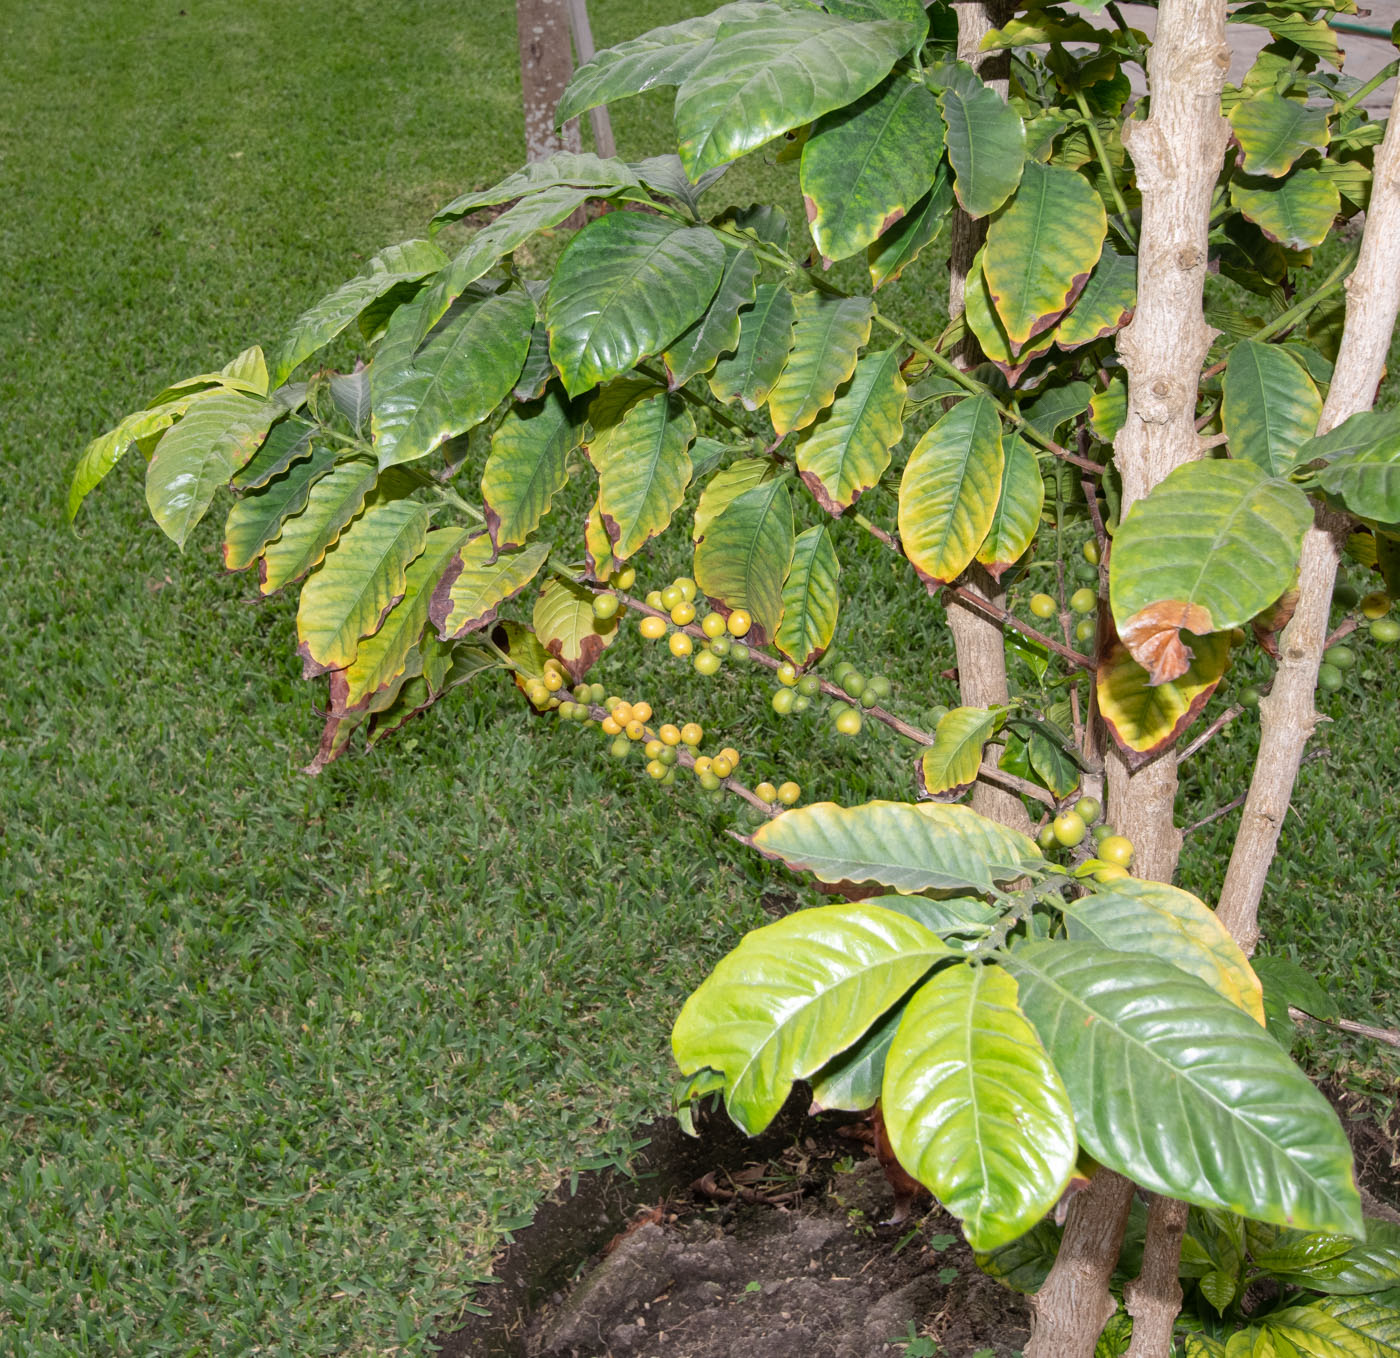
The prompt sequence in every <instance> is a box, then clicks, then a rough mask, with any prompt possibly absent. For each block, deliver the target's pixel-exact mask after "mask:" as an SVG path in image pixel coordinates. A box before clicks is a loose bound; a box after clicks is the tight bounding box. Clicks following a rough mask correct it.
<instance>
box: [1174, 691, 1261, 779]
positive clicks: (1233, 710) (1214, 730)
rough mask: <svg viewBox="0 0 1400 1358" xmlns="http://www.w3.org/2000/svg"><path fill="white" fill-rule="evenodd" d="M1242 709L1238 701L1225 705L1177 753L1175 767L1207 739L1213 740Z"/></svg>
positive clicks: (1183, 761)
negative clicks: (1224, 707) (1198, 733)
mask: <svg viewBox="0 0 1400 1358" xmlns="http://www.w3.org/2000/svg"><path fill="white" fill-rule="evenodd" d="M1243 711H1244V708H1242V707H1241V706H1240V705H1239V703H1234V704H1232V705H1231V706H1229V707H1227V708H1226V709H1225V710H1224V711H1223V712H1222V713H1221V714H1220V715H1219V716H1218V717H1217V718H1216V719H1215V720H1214V721H1213V722H1211V724H1210V725H1209V726H1207V727H1206V729H1205V730H1204V731H1202V732H1201V734H1200V735H1198V736H1197V737H1196V739H1195V740H1193V741H1192V742H1191V743H1190V744H1189V745H1188V746H1187V747H1186V748H1185V749H1184V750H1182V752H1181V753H1180V754H1179V755H1177V757H1176V763H1177V767H1178V768H1180V767H1181V765H1182V764H1184V763H1185V762H1186V761H1187V760H1188V759H1190V758H1191V756H1192V755H1193V754H1195V753H1196V751H1197V750H1199V749H1200V748H1201V746H1202V745H1205V744H1207V743H1208V742H1209V741H1211V740H1213V739H1214V738H1215V737H1216V736H1218V735H1219V734H1220V733H1221V731H1223V730H1224V729H1225V728H1226V727H1227V726H1228V725H1229V724H1230V723H1231V722H1232V721H1234V719H1235V718H1236V717H1238V716H1239V715H1240V713H1241V712H1243Z"/></svg>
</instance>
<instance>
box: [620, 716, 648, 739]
mask: <svg viewBox="0 0 1400 1358" xmlns="http://www.w3.org/2000/svg"><path fill="white" fill-rule="evenodd" d="M622 730H623V733H624V734H625V735H626V736H627V739H628V740H641V739H642V738H643V737H644V736H645V735H646V733H647V728H646V727H645V726H643V725H642V723H641V722H639V721H638V720H637V719H636V718H635V717H633V718H632V720H631V721H629V722H628V723H627V725H626V726H624V727H623V728H622Z"/></svg>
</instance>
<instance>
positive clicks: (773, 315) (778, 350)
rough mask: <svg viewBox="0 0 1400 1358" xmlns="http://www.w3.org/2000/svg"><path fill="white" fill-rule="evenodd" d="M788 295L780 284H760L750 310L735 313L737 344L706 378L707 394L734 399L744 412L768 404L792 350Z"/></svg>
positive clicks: (791, 308) (793, 313)
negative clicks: (707, 378)
mask: <svg viewBox="0 0 1400 1358" xmlns="http://www.w3.org/2000/svg"><path fill="white" fill-rule="evenodd" d="M796 314H797V313H796V309H795V308H794V306H793V302H792V294H791V293H790V292H789V291H788V290H787V289H786V288H785V287H783V286H782V284H780V283H760V284H759V286H758V291H757V294H756V297H755V300H754V304H753V306H751V307H748V308H746V309H745V310H744V311H742V312H740V313H739V341H738V345H737V346H736V348H735V350H734V353H733V355H732V357H729V358H721V359H720V360H719V362H718V363H716V364H715V367H714V371H713V372H712V373H711V374H710V390H711V391H712V392H713V393H714V394H715V396H716V398H717V399H719V400H721V401H733V400H735V399H736V398H737V399H738V400H740V401H742V402H743V403H744V408H745V409H746V410H757V409H758V408H759V407H760V406H761V405H763V404H764V402H765V401H767V400H768V393H769V392H770V391H772V389H773V383H774V382H776V381H777V380H778V374H779V373H781V372H782V370H783V367H784V366H785V365H786V363H787V358H788V351H789V350H790V349H791V348H792V339H793V334H792V329H793V320H794V319H795V317H796Z"/></svg>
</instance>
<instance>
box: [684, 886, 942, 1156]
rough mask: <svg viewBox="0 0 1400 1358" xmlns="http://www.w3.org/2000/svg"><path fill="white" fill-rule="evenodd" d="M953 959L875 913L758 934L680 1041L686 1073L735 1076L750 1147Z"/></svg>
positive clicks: (790, 922) (811, 919)
mask: <svg viewBox="0 0 1400 1358" xmlns="http://www.w3.org/2000/svg"><path fill="white" fill-rule="evenodd" d="M951 956H953V951H952V949H951V948H949V947H948V945H947V944H946V943H944V942H943V941H942V940H941V939H939V938H938V937H937V936H936V935H934V934H931V933H930V932H929V931H928V930H927V929H925V928H924V927H923V926H922V925H920V924H916V923H915V922H914V921H913V920H911V919H907V918H905V917H904V916H903V915H897V914H895V913H894V912H893V911H891V910H883V909H881V908H880V907H878V906H869V905H826V906H818V907H816V908H815V909H811V910H799V911H798V912H797V913H796V914H793V915H789V916H787V917H786V918H785V919H781V920H778V921H777V922H776V923H774V924H769V925H767V926H765V927H764V928H762V929H755V930H754V931H753V932H752V933H750V934H747V935H746V936H745V937H744V939H743V941H742V942H741V943H740V944H739V946H738V947H737V948H735V949H734V951H733V952H731V953H729V954H728V956H726V957H725V958H723V959H722V960H721V961H720V963H719V965H718V966H717V967H715V969H714V971H712V972H711V973H710V975H709V976H708V977H707V978H706V980H705V981H704V982H703V983H702V984H701V986H700V987H699V989H698V990H696V991H695V993H694V994H692V995H691V997H690V998H689V999H688V1000H687V1001H686V1002H685V1006H684V1008H682V1010H681V1013H680V1017H679V1018H678V1019H677V1020H676V1025H675V1028H674V1029H673V1030H672V1033H671V1049H672V1051H673V1052H674V1054H675V1058H676V1064H677V1065H678V1066H679V1067H680V1069H681V1072H682V1073H683V1074H690V1073H691V1072H692V1071H695V1070H698V1069H700V1068H701V1067H703V1066H709V1067H710V1068H711V1069H713V1070H722V1071H723V1072H724V1075H725V1085H726V1087H725V1106H726V1108H727V1109H728V1110H729V1115H730V1117H732V1118H733V1119H734V1121H735V1122H736V1123H738V1125H739V1126H740V1127H742V1128H743V1129H744V1131H746V1132H748V1133H749V1134H750V1135H751V1136H752V1135H756V1134H757V1133H758V1132H760V1131H762V1130H763V1128H764V1127H766V1126H767V1125H768V1123H769V1122H771V1121H772V1119H773V1117H774V1116H775V1115H776V1114H777V1112H778V1110H779V1109H780V1108H781V1107H782V1106H783V1104H784V1102H785V1101H786V1100H787V1096H788V1094H789V1092H790V1091H791V1089H792V1086H793V1083H794V1081H796V1080H801V1079H805V1078H806V1077H807V1076H809V1075H812V1074H815V1073H816V1072H817V1071H819V1070H820V1069H821V1068H822V1067H823V1066H824V1065H826V1063H827V1062H828V1061H830V1060H831V1059H832V1058H833V1057H834V1056H836V1055H837V1054H838V1053H839V1052H842V1051H844V1050H846V1048H848V1047H849V1046H851V1045H852V1044H853V1043H854V1042H856V1041H857V1040H859V1038H860V1037H861V1036H862V1035H863V1034H864V1033H865V1032H866V1030H867V1029H869V1028H870V1027H871V1025H872V1024H873V1023H874V1022H875V1021H876V1020H877V1019H878V1018H879V1017H880V1015H881V1014H883V1013H884V1012H885V1011H886V1010H887V1009H889V1008H890V1007H891V1006H893V1005H894V1004H896V1003H897V1002H898V1001H899V1000H900V999H901V997H902V996H903V995H904V993H905V992H906V991H907V990H908V989H909V988H910V986H912V985H914V984H915V983H916V982H917V981H918V980H919V979H920V977H922V976H923V975H924V973H925V972H927V971H928V970H929V968H930V967H932V966H934V965H936V964H937V963H938V962H940V961H943V960H944V959H945V958H948V957H951Z"/></svg>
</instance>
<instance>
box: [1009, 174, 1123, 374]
mask: <svg viewBox="0 0 1400 1358" xmlns="http://www.w3.org/2000/svg"><path fill="white" fill-rule="evenodd" d="M1107 232H1108V214H1107V213H1106V212H1105V211H1104V206H1103V202H1102V200H1101V199H1100V198H1099V195H1098V194H1097V193H1096V192H1095V191H1094V187H1093V185H1092V184H1090V183H1089V181H1088V180H1087V179H1085V178H1084V176H1083V175H1081V174H1077V173H1076V172H1075V171H1073V170H1066V169H1064V168H1062V167H1061V166H1057V165H1039V164H1036V163H1035V162H1034V161H1032V162H1031V163H1030V164H1028V165H1027V166H1026V167H1025V170H1024V172H1023V173H1022V175H1021V183H1020V186H1019V187H1018V188H1017V190H1016V196H1015V197H1014V198H1013V199H1012V200H1011V202H1010V204H1009V205H1008V206H1007V208H1006V210H1005V211H1004V212H1002V213H1001V214H1000V215H999V216H998V217H997V219H996V220H995V221H994V222H993V223H992V224H991V226H990V227H988V228H987V245H986V248H985V249H984V250H983V252H982V272H983V275H984V276H985V277H986V280H987V288H988V290H989V292H990V293H991V298H992V304H993V305H994V306H995V307H996V309H997V314H998V315H999V316H1000V317H1001V320H1002V324H1003V325H1005V327H1006V333H1007V334H1008V335H1009V336H1010V338H1011V343H1012V345H1013V347H1014V348H1015V350H1016V351H1017V352H1019V350H1020V349H1021V346H1022V345H1024V344H1026V343H1027V342H1028V341H1029V340H1030V339H1031V338H1032V337H1033V336H1035V335H1038V334H1040V333H1041V332H1042V331H1045V330H1048V329H1050V327H1051V326H1053V325H1054V324H1055V323H1056V321H1058V320H1059V319H1060V317H1061V316H1062V315H1063V314H1064V312H1065V309H1066V308H1067V307H1068V306H1069V304H1070V303H1071V302H1072V301H1073V300H1074V298H1075V297H1076V296H1078V294H1079V291H1080V289H1081V288H1083V287H1084V285H1085V284H1086V283H1087V282H1088V281H1089V274H1090V271H1091V270H1092V269H1093V267H1094V265H1095V264H1097V263H1098V259H1099V254H1100V253H1101V251H1102V250H1103V242H1104V237H1105V235H1106V234H1107Z"/></svg>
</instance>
